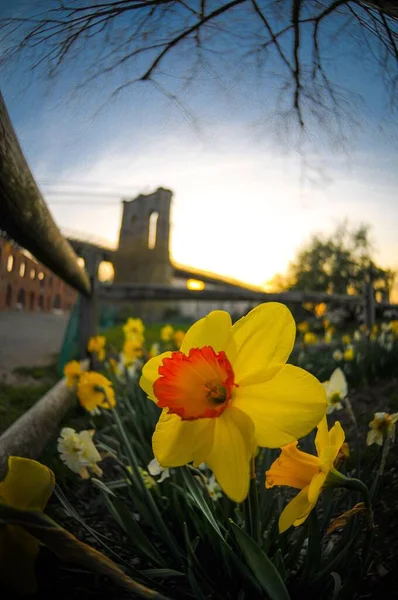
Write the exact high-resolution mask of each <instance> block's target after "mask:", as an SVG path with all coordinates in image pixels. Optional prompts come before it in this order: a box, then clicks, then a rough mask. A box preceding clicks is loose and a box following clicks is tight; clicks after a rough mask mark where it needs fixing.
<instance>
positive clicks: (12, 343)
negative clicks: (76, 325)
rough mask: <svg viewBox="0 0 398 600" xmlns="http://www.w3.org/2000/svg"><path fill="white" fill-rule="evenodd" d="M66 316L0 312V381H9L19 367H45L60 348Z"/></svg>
mask: <svg viewBox="0 0 398 600" xmlns="http://www.w3.org/2000/svg"><path fill="white" fill-rule="evenodd" d="M68 318H69V315H68V314H63V315H56V314H53V313H29V312H23V311H2V312H0V340H1V344H0V380H1V379H2V380H3V381H6V382H7V383H13V382H12V381H11V379H12V375H11V371H12V370H13V369H14V368H15V367H20V366H29V367H31V366H37V365H43V364H48V363H50V362H51V358H52V357H53V355H54V354H57V353H58V352H59V350H60V348H61V344H62V340H63V336H64V332H65V328H66V324H67V322H68Z"/></svg>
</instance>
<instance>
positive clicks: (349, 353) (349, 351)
mask: <svg viewBox="0 0 398 600" xmlns="http://www.w3.org/2000/svg"><path fill="white" fill-rule="evenodd" d="M354 356H355V354H354V348H353V347H352V346H347V348H346V349H345V350H344V354H343V357H344V360H346V361H348V362H349V361H351V360H354Z"/></svg>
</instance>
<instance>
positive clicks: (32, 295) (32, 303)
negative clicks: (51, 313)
mask: <svg viewBox="0 0 398 600" xmlns="http://www.w3.org/2000/svg"><path fill="white" fill-rule="evenodd" d="M29 310H35V293H34V292H30V293H29Z"/></svg>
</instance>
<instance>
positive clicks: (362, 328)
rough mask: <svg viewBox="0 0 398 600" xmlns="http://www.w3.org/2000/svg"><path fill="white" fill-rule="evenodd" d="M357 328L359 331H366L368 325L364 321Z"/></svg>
mask: <svg viewBox="0 0 398 600" xmlns="http://www.w3.org/2000/svg"><path fill="white" fill-rule="evenodd" d="M359 330H360V331H361V333H368V326H367V325H366V323H362V324H361V325H360V326H359Z"/></svg>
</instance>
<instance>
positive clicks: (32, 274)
mask: <svg viewBox="0 0 398 600" xmlns="http://www.w3.org/2000/svg"><path fill="white" fill-rule="evenodd" d="M29 277H30V278H31V279H32V280H33V279H35V278H36V269H31V270H30V273H29Z"/></svg>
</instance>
